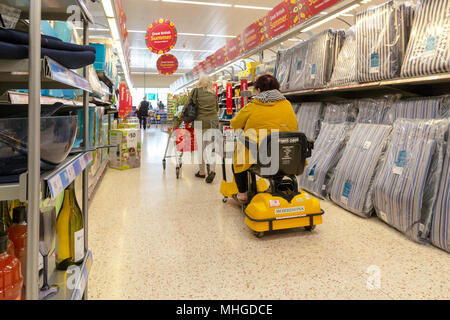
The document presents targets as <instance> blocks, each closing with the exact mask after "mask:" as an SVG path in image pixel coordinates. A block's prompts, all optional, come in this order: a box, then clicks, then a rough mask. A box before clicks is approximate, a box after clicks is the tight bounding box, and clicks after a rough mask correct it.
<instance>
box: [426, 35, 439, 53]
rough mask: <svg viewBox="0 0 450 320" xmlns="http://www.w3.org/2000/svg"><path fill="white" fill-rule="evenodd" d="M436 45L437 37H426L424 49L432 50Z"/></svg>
mask: <svg viewBox="0 0 450 320" xmlns="http://www.w3.org/2000/svg"><path fill="white" fill-rule="evenodd" d="M436 47H437V38H436V37H428V38H427V44H426V46H425V51H434V50H436Z"/></svg>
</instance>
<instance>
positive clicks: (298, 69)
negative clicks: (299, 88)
mask: <svg viewBox="0 0 450 320" xmlns="http://www.w3.org/2000/svg"><path fill="white" fill-rule="evenodd" d="M302 64H303V62H302V60H300V61H299V62H297V71H300V70H301V69H302Z"/></svg>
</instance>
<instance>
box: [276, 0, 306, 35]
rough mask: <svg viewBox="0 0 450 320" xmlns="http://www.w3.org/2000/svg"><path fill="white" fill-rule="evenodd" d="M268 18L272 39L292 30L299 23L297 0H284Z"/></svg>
mask: <svg viewBox="0 0 450 320" xmlns="http://www.w3.org/2000/svg"><path fill="white" fill-rule="evenodd" d="M311 1H314V0H311ZM268 18H269V24H270V37H271V38H273V37H275V36H277V35H279V34H281V33H283V32H285V31H286V30H288V29H290V28H292V27H293V26H295V25H296V24H298V23H299V16H298V3H297V0H284V1H283V2H281V3H280V4H279V5H277V6H276V7H275V8H273V9H272V10H271V11H270V12H269V14H268Z"/></svg>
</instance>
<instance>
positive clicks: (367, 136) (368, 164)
mask: <svg viewBox="0 0 450 320" xmlns="http://www.w3.org/2000/svg"><path fill="white" fill-rule="evenodd" d="M391 130H392V126H390V125H379V124H366V123H359V124H357V125H356V126H355V128H354V129H353V130H352V132H351V135H350V138H349V140H348V142H347V144H346V146H345V149H344V151H343V154H342V157H341V159H340V160H339V163H338V165H337V166H336V169H335V171H334V176H333V181H332V183H331V188H330V198H331V200H333V201H334V202H335V203H336V204H338V205H339V206H341V207H343V208H344V209H347V210H349V211H351V212H353V213H355V214H357V215H359V216H361V217H365V218H368V217H370V216H371V215H372V213H373V180H374V177H375V173H376V170H377V168H378V167H379V165H380V163H381V161H382V158H383V156H384V152H385V150H386V144H387V141H388V138H389V134H390V133H391Z"/></svg>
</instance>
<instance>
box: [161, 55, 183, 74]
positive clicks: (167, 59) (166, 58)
mask: <svg viewBox="0 0 450 320" xmlns="http://www.w3.org/2000/svg"><path fill="white" fill-rule="evenodd" d="M156 68H157V69H158V71H159V73H161V74H163V75H166V76H169V75H171V74H174V73H175V72H176V71H177V70H178V59H177V57H175V56H174V55H171V54H167V53H166V54H163V55H162V56H160V57H159V58H158V61H157V62H156Z"/></svg>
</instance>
